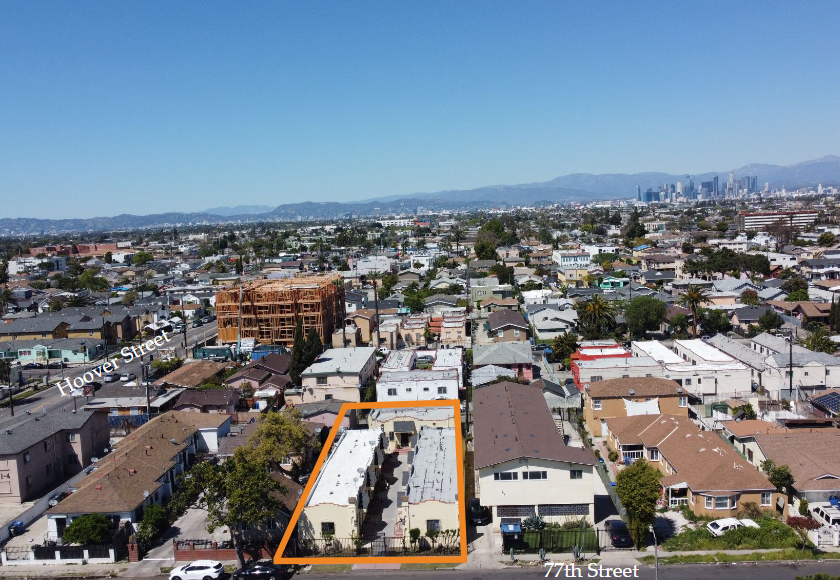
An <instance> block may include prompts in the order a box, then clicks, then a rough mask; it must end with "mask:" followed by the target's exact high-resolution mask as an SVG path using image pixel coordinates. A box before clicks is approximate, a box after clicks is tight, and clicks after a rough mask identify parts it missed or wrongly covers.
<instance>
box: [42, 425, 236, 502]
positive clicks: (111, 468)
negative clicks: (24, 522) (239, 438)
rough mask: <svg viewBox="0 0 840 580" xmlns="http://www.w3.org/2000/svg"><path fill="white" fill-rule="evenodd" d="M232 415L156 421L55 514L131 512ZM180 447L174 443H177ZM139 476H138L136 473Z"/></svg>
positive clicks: (114, 453) (114, 454) (81, 485)
mask: <svg viewBox="0 0 840 580" xmlns="http://www.w3.org/2000/svg"><path fill="white" fill-rule="evenodd" d="M229 420H230V417H229V416H228V415H222V414H218V413H213V414H208V413H183V412H178V411H170V412H169V413H165V414H163V415H161V416H160V417H156V418H155V419H152V420H151V421H149V422H148V423H146V424H145V425H143V426H142V427H140V428H139V429H137V430H136V431H134V432H133V433H131V434H130V435H128V436H127V437H126V438H125V439H123V440H122V441H120V442H119V443H118V444H117V445H116V448H115V449H114V450H113V451H111V453H110V454H108V455H105V456H104V457H102V458H101V459H100V461H99V463H98V464H97V466H98V469H97V470H96V471H94V472H93V473H91V474H90V475H88V476H87V477H85V478H84V479H83V480H82V481H81V482H80V483H79V489H78V491H76V492H75V493H73V494H70V496H69V497H67V498H66V499H64V500H63V501H62V502H61V503H60V504H58V505H57V506H55V507H53V508H50V510H49V513H59V514H86V513H94V512H100V513H102V512H104V513H118V512H123V513H125V512H130V511H133V510H134V509H135V508H136V507H137V506H139V505H140V504H141V503H142V502H143V501H144V500H145V498H144V492H146V491H148V492H149V493H150V494H154V493H155V491H157V489H158V488H160V487H161V486H162V484H161V483H160V482H158V480H159V479H161V478H162V477H163V475H164V474H165V473H166V472H167V471H168V470H169V469H171V468H172V467H174V466H175V461H174V460H173V458H174V457H176V456H177V455H178V453H180V452H181V451H182V450H184V449H186V448H187V446H188V445H187V442H188V440H189V439H190V438H191V437H192V436H193V434H194V433H195V432H196V431H197V430H198V429H201V428H218V427H220V426H221V425H223V424H224V423H225V422H226V421H229ZM173 439H174V440H175V443H172V440H173ZM132 470H133V471H132Z"/></svg>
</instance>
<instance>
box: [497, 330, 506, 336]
mask: <svg viewBox="0 0 840 580" xmlns="http://www.w3.org/2000/svg"><path fill="white" fill-rule="evenodd" d="M504 335H505V331H504V330H502V329H499V331H498V332H496V336H498V337H499V338H502V337H503V336H504Z"/></svg>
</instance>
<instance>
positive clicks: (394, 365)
mask: <svg viewBox="0 0 840 580" xmlns="http://www.w3.org/2000/svg"><path fill="white" fill-rule="evenodd" d="M414 356H415V353H414V351H413V350H392V351H391V352H389V353H388V356H387V357H386V358H385V360H384V361H382V363H380V365H379V368H380V370H382V371H409V370H411V366H412V363H413V362H414Z"/></svg>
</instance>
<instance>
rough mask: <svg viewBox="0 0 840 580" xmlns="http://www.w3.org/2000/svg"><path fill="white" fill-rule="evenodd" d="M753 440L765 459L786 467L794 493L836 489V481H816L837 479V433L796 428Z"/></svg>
mask: <svg viewBox="0 0 840 580" xmlns="http://www.w3.org/2000/svg"><path fill="white" fill-rule="evenodd" d="M755 440H756V442H758V445H759V447H761V450H762V451H763V452H764V455H765V456H766V457H767V458H768V459H772V460H773V461H774V462H775V463H776V465H787V466H788V467H790V471H791V473H792V474H793V479H794V481H795V482H796V483H795V484H794V485H795V486H796V489H797V490H799V491H808V490H821V489H825V490H834V489H837V479H833V478H827V479H816V478H818V477H822V476H824V475H828V474H830V475H833V476H834V477H840V431H837V430H835V429H819V430H815V431H805V430H798V429H797V430H793V431H788V432H787V433H767V434H762V435H756V436H755Z"/></svg>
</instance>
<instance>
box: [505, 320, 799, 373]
mask: <svg viewBox="0 0 840 580" xmlns="http://www.w3.org/2000/svg"><path fill="white" fill-rule="evenodd" d="M513 336H519V329H517V328H514V329H513ZM805 374H808V373H805Z"/></svg>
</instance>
